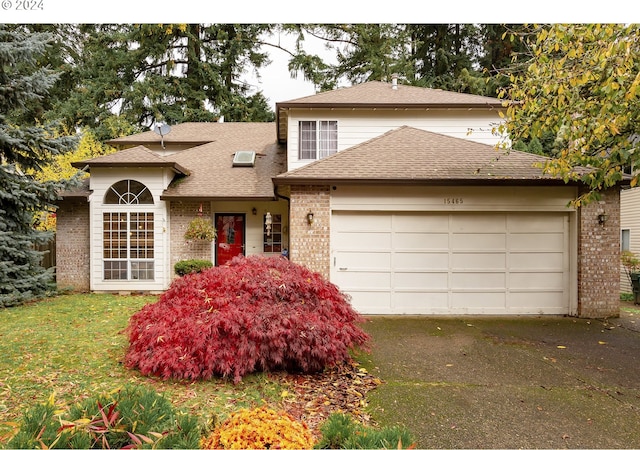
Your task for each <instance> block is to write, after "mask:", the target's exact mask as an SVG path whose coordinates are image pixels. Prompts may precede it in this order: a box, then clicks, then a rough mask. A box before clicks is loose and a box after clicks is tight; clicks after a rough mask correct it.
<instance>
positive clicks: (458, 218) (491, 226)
mask: <svg viewBox="0 0 640 450" xmlns="http://www.w3.org/2000/svg"><path fill="white" fill-rule="evenodd" d="M478 230H482V232H486V233H503V232H505V231H506V230H507V218H506V216H505V215H504V214H490V215H488V214H478V213H471V214H465V213H457V214H452V215H451V227H450V231H451V232H453V233H465V232H471V233H477V232H478Z"/></svg>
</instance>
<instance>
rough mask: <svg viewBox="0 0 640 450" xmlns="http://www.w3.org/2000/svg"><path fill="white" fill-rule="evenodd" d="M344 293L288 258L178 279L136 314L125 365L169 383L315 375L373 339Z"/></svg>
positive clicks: (252, 259)
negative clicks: (268, 373) (273, 373)
mask: <svg viewBox="0 0 640 450" xmlns="http://www.w3.org/2000/svg"><path fill="white" fill-rule="evenodd" d="M361 321H363V318H362V317H361V316H360V315H359V314H358V313H357V312H356V311H355V310H354V309H353V308H352V307H351V305H350V304H349V302H348V298H347V297H346V295H345V294H343V293H342V292H340V290H339V289H338V288H337V287H336V286H335V285H334V284H332V283H330V282H329V281H327V280H325V279H324V278H323V277H322V276H321V275H320V274H318V273H314V272H311V271H309V270H308V269H307V268H305V267H303V266H300V265H297V264H295V263H292V262H290V261H289V260H287V259H285V258H277V257H265V256H259V255H255V256H249V257H237V258H234V259H233V260H232V261H231V262H230V263H229V264H228V265H225V266H218V267H214V268H212V269H209V270H207V271H204V272H202V273H198V274H190V275H185V276H184V277H182V278H179V279H176V280H175V281H174V282H173V283H172V285H171V287H170V288H169V290H167V291H166V292H165V293H164V294H163V295H162V296H161V297H160V300H159V301H158V302H157V303H154V304H150V305H146V306H145V307H144V308H143V309H142V310H140V311H139V312H137V313H136V314H134V315H133V316H132V317H131V320H130V322H129V326H128V328H127V333H128V337H129V349H128V351H127V354H126V364H127V366H128V367H130V368H137V369H139V370H140V371H141V372H142V373H143V374H145V375H155V376H159V377H162V378H164V379H168V378H178V379H191V380H195V379H208V378H211V377H214V376H222V377H227V378H232V379H233V381H234V382H236V383H237V382H239V381H240V380H241V379H242V377H243V376H244V375H246V374H248V373H252V372H255V371H261V370H282V369H285V370H292V371H302V372H307V373H308V372H316V371H320V370H322V369H324V368H325V367H329V366H332V365H334V364H337V363H339V362H342V361H346V360H348V359H349V358H350V354H349V352H350V350H352V349H355V348H360V349H365V350H366V348H367V344H368V342H369V340H370V338H369V335H367V334H366V333H365V332H364V331H362V329H360V328H359V327H358V325H357V324H358V323H359V322H361Z"/></svg>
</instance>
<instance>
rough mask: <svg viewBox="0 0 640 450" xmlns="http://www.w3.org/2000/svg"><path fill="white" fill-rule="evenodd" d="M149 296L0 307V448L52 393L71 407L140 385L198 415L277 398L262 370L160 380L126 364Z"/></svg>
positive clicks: (85, 298) (276, 385) (277, 392)
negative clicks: (133, 324) (134, 320)
mask: <svg viewBox="0 0 640 450" xmlns="http://www.w3.org/2000/svg"><path fill="white" fill-rule="evenodd" d="M156 299H157V297H155V296H118V295H96V294H91V295H67V296H59V297H54V298H51V299H47V300H43V301H39V302H35V303H31V304H27V305H23V306H19V307H15V308H6V309H0V446H1V444H2V442H4V441H6V440H7V439H8V437H9V436H10V435H11V434H12V432H13V431H14V429H15V427H16V422H17V421H18V420H19V419H20V417H21V416H22V413H23V412H24V411H25V409H26V408H28V407H29V406H32V405H34V404H37V403H42V402H45V401H46V400H47V399H48V398H49V397H50V396H51V395H54V396H55V399H56V401H57V402H59V403H60V404H61V406H63V405H65V404H66V405H69V404H72V403H75V402H78V401H80V400H82V399H84V398H87V397H89V396H92V395H93V394H99V393H104V392H111V391H113V390H116V389H118V388H120V387H122V386H123V385H125V384H127V383H133V384H145V385H148V386H151V387H153V388H154V389H156V390H157V391H158V392H161V393H164V394H165V395H166V396H167V398H169V400H171V401H172V403H173V404H174V405H175V406H177V407H180V408H183V409H185V410H186V411H189V412H191V413H194V414H197V415H198V416H200V417H202V418H203V420H208V419H207V418H208V417H211V416H214V415H215V416H219V417H223V416H225V415H226V414H227V413H229V412H231V411H233V410H235V409H237V408H241V407H245V406H252V405H256V404H261V403H262V401H263V400H264V401H266V402H267V403H270V402H271V401H277V399H279V397H280V394H281V391H282V389H283V388H282V387H281V386H280V384H279V382H277V381H274V379H271V378H270V377H269V376H268V375H265V374H256V375H252V376H249V377H245V379H244V380H243V382H242V383H239V384H238V385H233V384H232V383H231V382H227V381H224V380H220V379H214V380H210V381H201V382H185V381H162V380H159V379H154V378H148V377H145V376H142V375H140V374H139V373H138V372H136V371H134V370H128V369H126V368H125V367H124V366H123V364H122V361H123V358H124V355H125V351H126V346H127V338H126V335H125V334H124V333H123V332H124V330H125V328H126V326H127V323H128V320H129V317H130V316H131V315H132V314H133V313H135V312H136V311H138V310H139V309H140V308H142V307H143V306H144V305H145V304H147V303H151V302H154V301H156Z"/></svg>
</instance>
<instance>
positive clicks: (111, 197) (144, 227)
mask: <svg viewBox="0 0 640 450" xmlns="http://www.w3.org/2000/svg"><path fill="white" fill-rule="evenodd" d="M104 203H105V204H106V205H130V206H131V210H130V211H121V210H120V211H110V212H104V213H103V214H102V248H103V255H102V257H103V278H104V279H105V280H153V279H154V248H155V246H154V215H153V212H150V211H143V209H145V207H144V206H143V205H149V204H151V205H152V204H153V196H152V195H151V192H149V189H147V187H146V186H145V185H144V184H142V183H140V182H138V181H135V180H122V181H119V182H117V183H115V184H113V185H112V186H111V187H110V188H109V190H108V191H107V193H106V194H105V198H104ZM138 210H140V211H138Z"/></svg>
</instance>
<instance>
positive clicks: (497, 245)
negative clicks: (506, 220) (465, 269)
mask: <svg viewBox="0 0 640 450" xmlns="http://www.w3.org/2000/svg"><path fill="white" fill-rule="evenodd" d="M506 248H507V237H506V235H505V234H498V233H465V234H459V233H456V234H454V235H453V236H452V237H451V250H453V251H459V250H492V251H495V250H505V249H506Z"/></svg>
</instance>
